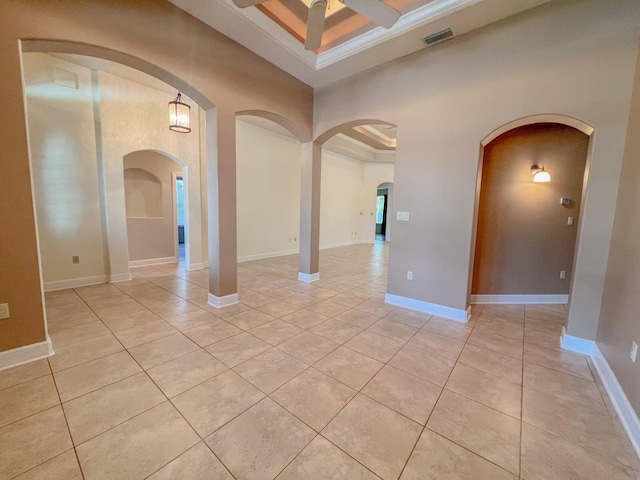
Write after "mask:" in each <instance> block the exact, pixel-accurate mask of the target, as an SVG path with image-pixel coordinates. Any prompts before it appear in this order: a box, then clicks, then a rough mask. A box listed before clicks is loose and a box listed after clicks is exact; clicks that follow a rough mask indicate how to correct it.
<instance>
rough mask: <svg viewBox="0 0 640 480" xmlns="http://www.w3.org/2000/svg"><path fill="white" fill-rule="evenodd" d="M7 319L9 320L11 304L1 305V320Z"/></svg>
mask: <svg viewBox="0 0 640 480" xmlns="http://www.w3.org/2000/svg"><path fill="white" fill-rule="evenodd" d="M5 318H9V304H8V303H0V320H4V319H5Z"/></svg>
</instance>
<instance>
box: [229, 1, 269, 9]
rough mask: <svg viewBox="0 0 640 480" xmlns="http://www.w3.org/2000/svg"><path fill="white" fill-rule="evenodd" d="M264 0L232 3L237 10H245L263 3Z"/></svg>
mask: <svg viewBox="0 0 640 480" xmlns="http://www.w3.org/2000/svg"><path fill="white" fill-rule="evenodd" d="M265 1H266V0H233V3H235V4H236V7H238V8H247V7H253V6H254V5H258V4H259V3H262V2H265Z"/></svg>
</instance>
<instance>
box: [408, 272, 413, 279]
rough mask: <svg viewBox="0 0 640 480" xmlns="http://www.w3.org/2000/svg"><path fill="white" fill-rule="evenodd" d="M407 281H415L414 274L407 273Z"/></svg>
mask: <svg viewBox="0 0 640 480" xmlns="http://www.w3.org/2000/svg"><path fill="white" fill-rule="evenodd" d="M407 280H413V272H407Z"/></svg>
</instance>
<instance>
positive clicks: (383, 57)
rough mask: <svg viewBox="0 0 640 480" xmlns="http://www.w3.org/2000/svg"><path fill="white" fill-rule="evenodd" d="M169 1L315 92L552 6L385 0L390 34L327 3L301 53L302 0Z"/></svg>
mask: <svg viewBox="0 0 640 480" xmlns="http://www.w3.org/2000/svg"><path fill="white" fill-rule="evenodd" d="M170 1H171V3H173V4H175V5H176V6H178V7H179V8H181V9H182V10H184V11H186V12H188V13H190V14H191V15H193V16H194V17H196V18H198V19H200V20H201V21H203V22H204V23H206V24H208V25H209V26H211V27H213V28H215V29H216V30H218V31H220V32H222V33H223V34H225V35H227V36H228V37H230V38H232V39H233V40H235V41H236V42H238V43H240V44H241V45H244V46H245V47H247V48H248V49H250V50H252V51H253V52H255V53H256V54H258V55H260V56H262V57H263V58H265V59H266V60H268V61H269V62H271V63H273V64H274V65H276V66H278V67H280V68H282V69H283V70H285V71H286V72H288V73H290V74H291V75H293V76H295V77H297V78H298V79H300V80H302V81H303V82H305V83H307V84H308V85H310V86H312V87H321V86H323V85H327V84H330V83H332V82H335V81H337V80H340V79H342V78H346V77H348V76H350V75H353V74H355V73H358V72H361V71H364V70H367V69H369V68H372V67H375V66H377V65H380V64H382V63H385V62H388V61H390V60H394V59H396V58H399V57H402V56H404V55H407V54H410V53H413V52H416V51H418V50H421V49H423V48H427V47H425V45H424V43H423V41H422V39H423V38H424V37H426V36H428V35H431V34H434V33H437V32H439V31H441V30H444V29H445V28H452V30H453V31H454V33H455V35H456V36H460V35H463V34H465V33H467V32H470V31H471V30H475V29H477V28H480V27H483V26H485V25H488V24H490V23H493V22H496V21H498V20H501V19H504V18H507V17H509V16H511V15H515V14H517V13H520V12H523V11H525V10H528V9H531V8H534V7H537V6H538V5H541V4H543V3H547V2H549V1H551V0H386V3H388V4H389V5H391V6H393V7H395V8H397V9H398V10H400V11H401V13H402V16H401V17H400V19H399V20H398V22H397V23H396V24H395V25H394V26H393V27H392V28H390V29H388V30H387V29H384V28H382V27H379V26H377V25H375V24H373V23H371V22H370V21H369V20H367V19H366V18H365V17H363V16H361V15H358V14H356V13H354V12H352V11H351V10H349V9H348V8H342V9H339V8H338V7H339V5H336V4H335V2H336V0H332V1H331V4H332V7H331V10H330V12H329V13H330V15H329V16H328V17H327V19H326V23H325V32H324V35H323V42H322V46H321V48H320V49H318V50H317V51H307V50H305V49H304V43H303V42H304V36H305V33H306V18H307V13H308V6H307V5H308V2H305V0H267V1H266V2H264V3H262V4H261V5H259V6H256V7H249V8H242V9H240V8H238V7H236V6H235V4H234V3H233V1H232V0H170ZM372 1H377V0H372Z"/></svg>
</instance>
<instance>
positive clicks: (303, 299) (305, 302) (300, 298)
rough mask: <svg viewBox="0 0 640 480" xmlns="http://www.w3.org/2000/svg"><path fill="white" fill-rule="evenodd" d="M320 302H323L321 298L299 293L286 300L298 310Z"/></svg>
mask: <svg viewBox="0 0 640 480" xmlns="http://www.w3.org/2000/svg"><path fill="white" fill-rule="evenodd" d="M322 301H323V300H322V299H321V298H316V297H312V296H310V295H307V294H300V293H299V292H298V293H297V294H296V295H294V296H292V297H288V298H287V303H291V304H293V305H297V306H298V307H300V308H307V307H308V306H310V305H315V304H316V303H320V302H322Z"/></svg>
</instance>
